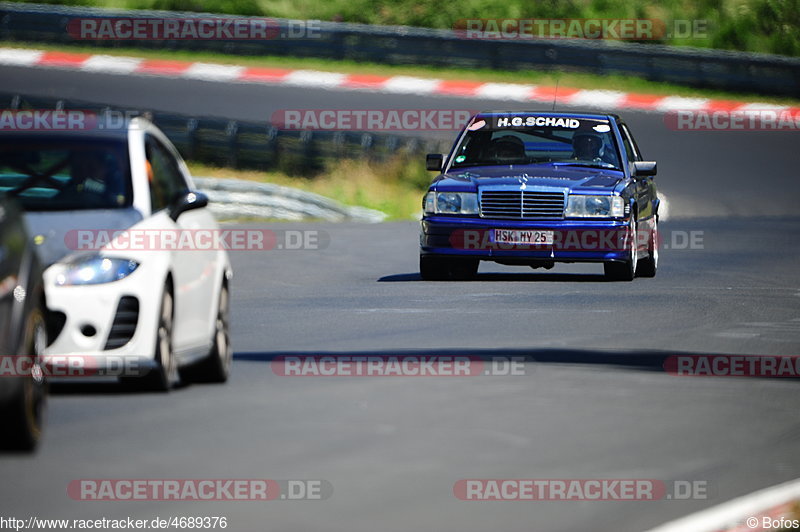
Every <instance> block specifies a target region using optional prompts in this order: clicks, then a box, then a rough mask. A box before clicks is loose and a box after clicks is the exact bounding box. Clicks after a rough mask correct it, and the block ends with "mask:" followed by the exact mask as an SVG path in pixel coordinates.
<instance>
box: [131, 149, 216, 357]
mask: <svg viewBox="0 0 800 532" xmlns="http://www.w3.org/2000/svg"><path fill="white" fill-rule="evenodd" d="M145 154H146V158H147V161H148V162H149V164H150V166H151V169H152V180H151V185H150V188H151V203H152V210H153V212H154V213H156V212H158V211H162V212H161V213H159V214H158V215H165V214H166V212H164V209H166V210H169V207H170V205H173V204H174V201H175V199H176V198H177V197H179V196H180V195H182V194H186V193H187V192H188V191H189V187H188V183H187V181H186V179H185V178H184V176H183V173H182V171H181V168H180V165H179V163H178V160H177V158H176V157H177V155H176V154H175V153H173V150H172V149H171V148H170V147H168V146H167V145H166V144H165V143H164V142H162V141H161V140H160V139H159V138H157V137H156V136H155V135H147V136H146V138H145ZM165 222H166V223H169V224H171V225H172V226H173V227H174V228H175V233H176V234H175V240H174V242H175V245H174V249H173V250H171V251H170V253H171V255H172V275H173V277H174V291H175V294H174V298H175V319H174V324H173V327H174V328H173V348H174V349H175V350H176V351H183V350H186V349H190V348H194V347H197V346H201V345H207V344H208V343H209V342H210V341H211V337H212V333H213V325H214V322H213V320H212V316H214V315H215V309H216V305H217V298H218V292H219V290H218V284H219V279H220V275H221V273H220V269H221V265H220V264H219V260H218V257H219V251H217V250H216V249H214V246H213V245H212V246H210V247H208V248H205V249H203V248H204V247H206V246H207V244H208V239H207V238H206V236H205V235H206V233H204V234H203V235H202V237H201V236H200V234H199V233H198V231H199V230H203V231H206V232H208V231H216V230H218V226H217V223H216V221H215V220H214V218H213V216H212V215H211V213H210V212H209V211H208V209H205V208H201V209H194V210H189V211H186V212H184V213H182V214H181V215H180V216H179V217H178V218H177V220H174V223H173V222H172V220H170V219H169V218H168V217H167V219H165ZM170 247H172V246H170Z"/></svg>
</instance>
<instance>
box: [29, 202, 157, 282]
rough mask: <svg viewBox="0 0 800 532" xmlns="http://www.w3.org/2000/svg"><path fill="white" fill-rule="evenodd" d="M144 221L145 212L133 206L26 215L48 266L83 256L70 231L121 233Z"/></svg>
mask: <svg viewBox="0 0 800 532" xmlns="http://www.w3.org/2000/svg"><path fill="white" fill-rule="evenodd" d="M141 220H142V215H141V213H140V212H139V211H137V210H136V209H134V208H132V207H129V208H126V209H100V210H85V211H29V212H27V213H26V214H25V221H26V223H27V226H28V233H29V234H30V235H31V237H32V238H33V240H34V242H35V243H36V244H37V245H36V249H37V251H38V253H39V258H40V260H41V262H42V264H43V265H44V266H45V267H47V266H50V265H51V264H53V263H55V262H58V261H60V260H62V259H63V258H64V257H67V256H68V255H72V254H76V253H78V254H80V252H79V251H76V249H75V246H74V238H70V235H71V233H70V231H76V230H98V229H102V230H106V231H121V230H124V229H128V228H130V227H132V226H133V225H135V224H137V223H139V222H140V221H141ZM72 234H74V233H72ZM84 253H85V252H84Z"/></svg>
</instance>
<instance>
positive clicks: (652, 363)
mask: <svg viewBox="0 0 800 532" xmlns="http://www.w3.org/2000/svg"><path fill="white" fill-rule="evenodd" d="M342 356H344V357H348V358H349V359H350V360H352V359H353V358H354V357H362V358H365V359H366V358H382V359H387V358H398V359H399V358H401V357H418V358H421V357H427V358H429V359H430V358H437V357H438V358H442V359H445V360H452V359H454V358H456V357H461V358H467V359H470V360H480V361H482V362H483V363H484V365H486V364H487V363H489V364H491V363H492V361H497V362H502V363H506V362H508V361H510V360H517V361H520V362H523V363H525V364H528V363H532V364H561V365H581V366H606V367H613V368H619V369H623V370H632V371H646V372H653V373H663V374H664V375H665V376H675V377H694V378H704V377H705V378H708V377H715V378H719V377H722V376H723V375H714V374H707V372H708V370H711V371H712V372H713V370H714V367H713V363H712V364H711V365H709V364H702V365H699V364H697V363H695V364H694V365H693V366H692V367H693V368H694V369H693V370H692V371H695V374H685V375H681V374H679V373H678V371H679V370H683V369H686V366H679V364H680V363H681V362H687V359H688V358H697V359H699V358H702V359H704V360H705V361H706V362H707V361H710V360H714V359H719V358H720V357H722V358H728V359H729V360H728V361H730V360H733V359H734V358H735V359H736V360H739V359H750V358H761V359H773V360H775V359H783V358H787V359H791V360H792V363H793V364H794V367H795V368H797V367H800V361H798V358H797V357H779V356H771V355H742V354H725V353H699V352H685V351H668V350H613V349H549V348H548V349H538V348H530V349H528V348H508V349H506V348H501V349H486V348H476V349H436V348H432V349H398V350H367V351H344V352H343V351H329V352H326V351H276V352H241V353H236V354H235V355H234V360H235V361H238V362H262V363H268V364H272V363H273V362H275V361H281V360H282V359H283V358H284V357H291V358H303V357H307V358H316V359H319V358H320V357H342ZM679 359H680V360H679ZM723 362H725V361H724V360H723ZM487 367H490V366H487ZM720 367H723V368H724V367H725V365H724V364H723V365H722V366H720ZM532 374H533V373H530V374H528V375H532ZM794 375H795V376H786V375H783V376H770V375H746V376H745V375H743V376H728V378H732V379H742V380H749V379H754V378H757V379H762V380H763V379H777V380H784V379H790V380H800V370H798V371H796V372H795V373H794ZM384 378H390V377H384Z"/></svg>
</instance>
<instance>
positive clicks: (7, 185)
mask: <svg viewBox="0 0 800 532" xmlns="http://www.w3.org/2000/svg"><path fill="white" fill-rule="evenodd" d="M2 196H7V197H13V198H15V199H16V200H17V201H18V202H19V203H20V204H21V206H22V207H23V208H24V209H25V210H28V211H41V210H81V209H113V208H120V207H127V206H130V205H131V203H132V194H131V178H130V163H129V162H128V154H127V149H126V144H125V143H124V142H112V141H99V140H97V139H74V138H73V139H65V138H15V139H5V138H4V139H2V140H0V197H2Z"/></svg>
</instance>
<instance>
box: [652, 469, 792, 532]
mask: <svg viewBox="0 0 800 532" xmlns="http://www.w3.org/2000/svg"><path fill="white" fill-rule="evenodd" d="M798 501H800V479H797V480H791V481H789V482H786V483H784V484H779V485H777V486H773V487H771V488H766V489H763V490H760V491H756V492H754V493H751V494H749V495H745V496H743V497H739V498H738V499H733V500H731V501H728V502H726V503H724V504H720V505H719V506H714V507H712V508H709V509H707V510H703V511H701V512H698V513H695V514H692V515H689V516H687V517H684V518H681V519H678V520H676V521H672V522H670V523H667V524H665V525H662V526H659V527H656V528H653V529H651V530H648V531H647V532H755V531H761V530H789V529H795V528H798V527H797V526H792V525H791V524H790V525H788V526H772V524H774V522H775V521H778V522H780V521H781V520H782V519H783V520H794V519H800V517H798V516H797V515H796V514H793V512H795V511H797V505H798ZM765 520H768V522H767V523H765ZM784 522H785V521H784Z"/></svg>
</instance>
